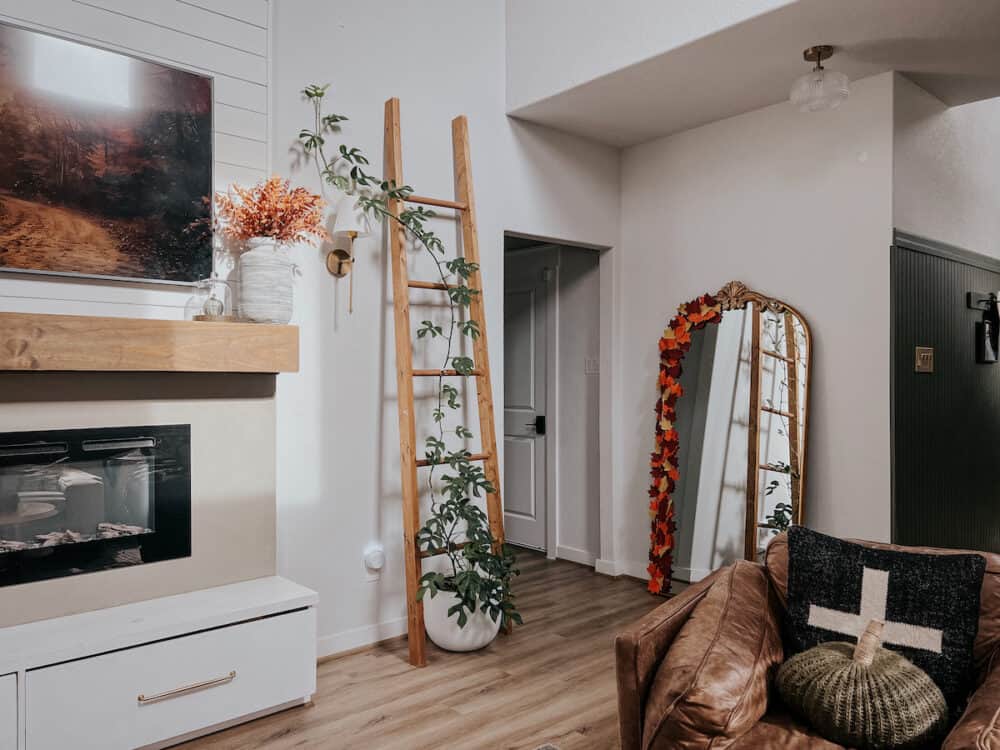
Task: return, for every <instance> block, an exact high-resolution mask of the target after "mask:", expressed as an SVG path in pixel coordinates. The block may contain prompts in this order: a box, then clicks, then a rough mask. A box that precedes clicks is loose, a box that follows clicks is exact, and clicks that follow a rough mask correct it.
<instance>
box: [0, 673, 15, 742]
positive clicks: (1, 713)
mask: <svg viewBox="0 0 1000 750" xmlns="http://www.w3.org/2000/svg"><path fill="white" fill-rule="evenodd" d="M0 750H17V675H13V674H7V675H4V676H3V677H0Z"/></svg>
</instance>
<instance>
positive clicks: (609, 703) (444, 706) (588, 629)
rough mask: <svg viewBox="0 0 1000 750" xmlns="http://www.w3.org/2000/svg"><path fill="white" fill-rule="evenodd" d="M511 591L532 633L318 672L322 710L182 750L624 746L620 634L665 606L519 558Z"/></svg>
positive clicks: (270, 720)
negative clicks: (418, 659)
mask: <svg viewBox="0 0 1000 750" xmlns="http://www.w3.org/2000/svg"><path fill="white" fill-rule="evenodd" d="M519 561H520V563H521V565H520V567H521V571H522V573H521V576H520V577H519V578H518V579H517V580H516V581H515V587H514V593H515V595H516V596H517V601H518V605H519V607H520V609H521V612H522V614H523V616H524V619H525V625H524V626H523V627H521V628H516V629H515V631H514V633H513V634H511V635H509V636H505V635H502V634H501V635H500V636H499V637H498V638H497V640H496V641H495V642H494V643H493V644H492V645H491V646H489V647H488V648H486V649H484V650H482V651H478V652H475V653H471V654H453V653H448V652H445V651H441V650H439V649H437V648H436V647H434V646H433V645H431V644H428V661H429V663H428V666H427V667H426V668H424V669H414V668H412V667H410V665H409V664H408V663H407V661H406V641H405V639H395V640H393V641H390V642H388V643H386V644H383V645H379V646H375V647H373V648H371V649H369V650H366V651H363V652H360V653H356V654H351V655H348V656H344V657H340V658H336V659H332V660H328V661H325V662H322V663H321V664H320V665H319V683H318V687H317V692H316V695H315V696H314V698H313V703H311V704H310V705H307V706H303V707H301V708H294V709H290V710H288V711H285V712H283V713H280V714H277V715H274V716H269V717H266V718H263V719H258V720H257V721H254V722H251V723H249V724H245V725H243V726H239V727H235V728H233V729H229V730H226V731H224V732H219V733H217V734H214V735H210V736H208V737H203V738H201V739H199V740H195V741H193V742H189V743H186V744H184V745H180V746H179V747H180V748H183V750H237V749H238V750H255V749H259V750H291V749H293V748H294V749H295V750H300V749H307V748H323V749H324V750H341V749H343V750H353V749H354V748H364V749H365V750H396V749H397V748H398V749H399V750H420V749H423V748H426V749H427V750H430V749H431V748H433V749H434V750H465V749H466V748H468V750H473V749H474V750H522V749H524V750H534V748H537V747H538V746H539V745H542V744H544V743H546V742H548V743H552V744H554V745H556V746H557V747H558V748H559V749H560V750H581V749H582V748H594V749H595V750H607V749H609V748H616V747H618V724H617V722H618V719H617V708H616V696H615V673H614V654H613V647H612V644H613V641H614V636H615V633H617V632H618V631H619V630H621V629H622V628H623V627H624V626H626V625H628V624H630V623H631V622H633V621H634V620H636V619H638V618H639V617H641V616H642V615H644V614H645V613H646V612H648V611H649V610H650V609H652V608H653V607H655V606H657V605H658V604H661V603H662V602H663V600H662V599H660V598H658V597H653V596H650V595H649V594H647V593H646V591H645V587H644V586H643V584H642V583H640V582H639V581H636V580H633V579H628V578H619V579H612V578H608V577H605V576H600V575H597V574H596V573H594V572H593V570H591V569H590V568H586V567H583V566H579V565H575V564H573V563H568V562H562V561H549V560H546V559H545V558H544V557H543V556H542V555H540V554H538V553H535V552H527V551H524V552H523V553H521V554H520V555H519Z"/></svg>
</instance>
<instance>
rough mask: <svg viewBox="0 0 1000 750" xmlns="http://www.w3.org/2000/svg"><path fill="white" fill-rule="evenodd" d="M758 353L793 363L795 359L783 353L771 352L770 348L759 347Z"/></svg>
mask: <svg viewBox="0 0 1000 750" xmlns="http://www.w3.org/2000/svg"><path fill="white" fill-rule="evenodd" d="M760 353H761V354H764V355H767V356H768V357H773V358H774V359H780V360H782V361H783V362H788V363H789V364H795V360H794V359H792V358H791V357H786V356H785V355H784V354H778V352H772V351H771V350H770V349H761V350H760Z"/></svg>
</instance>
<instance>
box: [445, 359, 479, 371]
mask: <svg viewBox="0 0 1000 750" xmlns="http://www.w3.org/2000/svg"><path fill="white" fill-rule="evenodd" d="M451 366H452V367H453V368H454V369H455V372H457V373H458V374H459V375H471V374H472V371H473V370H475V369H476V365H475V363H474V362H473V361H472V359H471V358H470V357H452V358H451Z"/></svg>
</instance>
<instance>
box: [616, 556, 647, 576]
mask: <svg viewBox="0 0 1000 750" xmlns="http://www.w3.org/2000/svg"><path fill="white" fill-rule="evenodd" d="M648 566H649V560H623V561H621V562H619V563H618V571H619V575H623V576H631V577H632V578H638V579H639V580H640V581H648V580H649V573H648V572H647V571H646V568H647V567H648Z"/></svg>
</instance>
